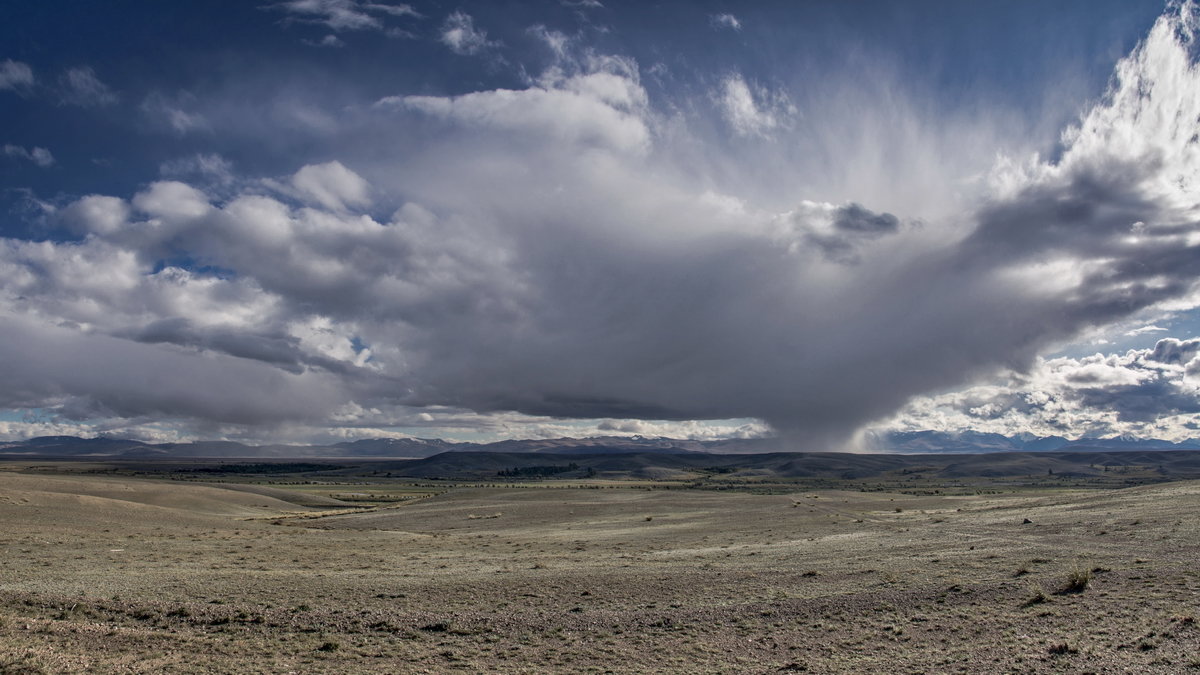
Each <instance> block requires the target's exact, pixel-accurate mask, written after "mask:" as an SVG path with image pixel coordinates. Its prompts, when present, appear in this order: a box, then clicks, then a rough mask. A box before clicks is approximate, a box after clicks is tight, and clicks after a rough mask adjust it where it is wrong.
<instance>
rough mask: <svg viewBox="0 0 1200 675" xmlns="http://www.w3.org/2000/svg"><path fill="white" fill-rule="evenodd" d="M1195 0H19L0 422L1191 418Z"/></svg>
mask: <svg viewBox="0 0 1200 675" xmlns="http://www.w3.org/2000/svg"><path fill="white" fill-rule="evenodd" d="M1194 11H1195V10H1194V7H1193V6H1192V5H1191V4H1190V3H1185V4H1182V5H1180V4H1178V3H1176V4H1172V5H1169V6H1164V5H1163V4H1162V3H1159V2H1056V3H1036V4H1035V3H1010V2H973V3H961V2H923V3H890V2H889V3H883V2H881V3H868V2H862V3H844V2H805V3H783V2H779V3H683V2H679V3H640V2H639V3H617V2H603V3H601V2H589V1H579V2H566V1H564V2H544V3H494V2H488V3H470V2H467V3H415V2H414V3H408V4H401V3H397V2H384V1H382V0H380V1H379V2H369V1H367V0H285V1H282V2H275V3H256V2H205V3H156V2H111V3H105V4H103V5H102V6H101V5H96V6H81V5H77V4H76V5H68V6H63V5H57V4H53V3H24V4H23V5H20V4H16V3H10V4H9V5H8V6H5V7H4V8H2V9H0V45H3V47H2V48H0V49H2V51H0V130H3V132H2V133H3V137H2V138H0V146H2V147H3V153H2V154H0V236H3V242H4V246H3V248H2V249H0V250H2V251H3V257H2V258H0V270H2V271H3V272H4V277H5V280H4V281H3V282H0V317H3V318H2V319H0V321H2V323H0V331H3V332H4V335H3V342H4V344H5V345H6V346H5V347H4V348H3V353H0V357H2V358H3V361H2V362H3V363H4V364H5V365H4V366H3V368H4V369H5V370H4V371H3V372H0V374H3V375H4V376H5V379H6V381H8V382H10V383H11V386H10V387H9V390H8V391H7V392H5V393H4V394H3V396H0V410H3V411H5V412H4V413H3V414H0V436H3V437H7V438H22V437H26V436H30V435H37V434H41V433H80V434H85V435H89V434H95V433H107V434H114V435H127V436H134V437H139V438H146V439H164V440H173V439H186V438H234V439H241V440H250V441H276V440H288V441H301V442H327V441H330V440H338V439H346V438H361V437H371V436H379V435H390V434H399V435H406V434H412V435H421V436H442V437H448V438H463V439H490V438H504V437H528V436H556V435H592V434H601V433H617V434H621V433H629V434H632V433H642V434H649V435H659V434H662V435H676V436H692V437H719V436H736V435H757V434H779V435H781V436H782V437H784V438H785V439H788V440H789V441H791V442H793V443H794V444H795V445H796V446H797V447H806V448H821V449H825V448H838V447H854V445H855V443H856V441H855V439H856V438H859V437H860V436H861V434H862V432H863V431H864V430H871V429H892V428H900V429H915V428H937V429H948V430H955V429H968V428H969V429H975V430H987V431H997V432H1001V433H1061V434H1063V435H1068V436H1079V435H1111V434H1118V433H1124V434H1135V435H1147V436H1149V435H1153V436H1164V437H1172V438H1179V437H1184V436H1188V435H1195V434H1193V431H1192V429H1193V425H1194V424H1195V421H1196V418H1195V415H1196V413H1197V411H1200V404H1198V400H1200V399H1197V396H1196V385H1195V383H1194V382H1193V380H1192V379H1191V378H1192V372H1193V370H1195V371H1196V372H1197V373H1198V374H1200V361H1197V362H1196V366H1195V368H1192V357H1193V356H1195V355H1196V353H1197V349H1198V347H1197V344H1195V343H1193V342H1191V341H1189V338H1194V336H1195V329H1196V322H1197V319H1196V316H1197V314H1196V312H1195V311H1194V307H1195V305H1196V304H1197V302H1198V301H1195V300H1193V298H1194V297H1196V293H1195V289H1194V288H1193V284H1194V281H1193V280H1194V278H1195V272H1196V271H1197V270H1196V269H1195V267H1196V263H1195V262H1194V258H1195V256H1194V255H1191V248H1192V247H1193V246H1194V245H1196V243H1195V241H1193V238H1194V237H1193V235H1192V234H1191V231H1192V228H1193V227H1194V225H1195V223H1196V220H1197V218H1196V205H1195V199H1194V196H1191V195H1194V188H1193V187H1192V183H1191V182H1190V181H1191V179H1192V177H1193V176H1194V175H1195V174H1196V172H1197V163H1198V162H1197V158H1196V156H1195V153H1194V152H1193V151H1192V150H1191V149H1189V148H1190V147H1191V145H1190V140H1189V139H1190V137H1191V136H1192V135H1193V134H1194V131H1195V127H1196V123H1195V122H1191V121H1188V120H1191V119H1195V116H1194V115H1192V112H1193V111H1192V107H1193V106H1194V104H1193V103H1191V101H1193V100H1196V99H1200V96H1197V94H1200V92H1198V91H1196V89H1195V88H1194V87H1195V86H1196V80H1197V76H1196V73H1195V69H1194V65H1193V63H1194V55H1195V47H1194V45H1193V44H1192V42H1191V37H1190V35H1191V33H1190V32H1189V31H1191V30H1193V29H1194V28H1195V25H1196V24H1195V22H1196V19H1195V17H1194ZM1138 82H1141V83H1142V84H1141V85H1140V86H1139V85H1138V84H1137V83H1138ZM1188 115H1192V117H1188ZM1156 120H1157V121H1156ZM1180 120H1184V121H1182V122H1181V121H1180ZM1139 223H1140V224H1139ZM1160 341H1163V342H1160ZM1156 345H1157V348H1156ZM1164 359H1165V360H1164Z"/></svg>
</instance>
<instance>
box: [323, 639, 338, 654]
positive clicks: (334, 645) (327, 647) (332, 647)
mask: <svg viewBox="0 0 1200 675" xmlns="http://www.w3.org/2000/svg"><path fill="white" fill-rule="evenodd" d="M341 648H342V645H341V643H339V642H334V641H332V640H330V641H329V642H326V643H325V644H323V645H321V646H320V647H317V651H319V652H336V651H337V650H339V649H341Z"/></svg>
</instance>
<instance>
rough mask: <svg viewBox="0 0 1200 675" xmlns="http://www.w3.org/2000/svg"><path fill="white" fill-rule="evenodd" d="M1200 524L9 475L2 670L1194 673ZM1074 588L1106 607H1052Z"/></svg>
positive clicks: (1007, 509) (2, 524)
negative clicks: (339, 493) (319, 492)
mask: <svg viewBox="0 0 1200 675" xmlns="http://www.w3.org/2000/svg"><path fill="white" fill-rule="evenodd" d="M813 496H815V497H819V498H812V497H813ZM1197 507H1200V484H1195V483H1181V484H1168V485H1161V486H1155V487H1147V488H1135V489H1129V490H1119V491H1103V492H1087V491H1080V492H1063V491H1060V492H1030V493H1017V494H1005V495H986V496H971V497H943V496H929V497H912V496H907V495H899V494H885V493H868V494H864V493H855V492H847V491H824V492H820V493H818V494H812V495H809V494H805V495H800V494H792V495H751V494H739V493H727V492H700V491H682V490H670V491H666V490H645V489H620V488H614V489H605V490H529V489H512V490H505V489H467V488H462V489H452V490H450V491H448V492H446V493H445V494H441V495H439V496H436V497H433V498H430V499H425V500H421V501H416V502H413V503H410V504H406V505H404V506H400V507H396V508H373V509H353V510H347V511H343V512H325V513H324V516H325V517H322V518H319V519H316V520H311V519H281V518H280V516H281V515H284V514H286V513H288V512H295V511H296V510H297V506H296V504H294V503H290V502H288V501H287V500H284V499H277V498H275V497H272V496H271V495H264V494H258V493H251V492H244V491H232V490H222V489H220V488H216V487H205V486H195V485H184V484H170V483H164V482H155V481H141V480H132V479H126V480H102V481H97V480H96V479H82V478H64V477H47V476H37V477H30V476H21V475H13V474H0V555H3V561H4V567H3V575H0V672H4V673H8V672H14V673H16V672H31V673H36V672H99V673H117V672H121V673H129V672H145V673H150V672H175V673H190V672H197V673H198V672H213V671H218V672H244V673H256V672H263V673H267V672H270V673H276V672H289V671H295V672H305V673H310V672H312V673H323V672H327V673H339V672H457V671H462V672H538V673H541V672H564V673H566V672H569V673H575V672H606V671H611V672H618V673H624V672H628V673H634V672H651V671H652V672H687V673H693V672H751V673H754V672H762V673H766V672H804V671H807V672H821V673H861V672H885V671H886V672H914V671H923V672H956V671H957V672H1023V673H1025V672H1031V673H1037V672H1062V671H1064V670H1065V671H1069V672H1084V671H1091V672H1123V671H1124V672H1139V673H1179V672H1186V671H1187V670H1188V669H1189V668H1194V667H1195V666H1193V665H1191V664H1194V663H1196V658H1195V656H1194V655H1195V654H1197V653H1200V628H1198V627H1197V625H1196V622H1195V619H1194V617H1195V616H1196V614H1197V612H1198V611H1200V608H1198V607H1197V606H1196V603H1197V601H1196V598H1198V597H1200V575H1198V574H1197V572H1196V570H1195V563H1194V561H1195V560H1196V559H1197V555H1198V554H1200V550H1198V542H1200V536H1197V535H1200V525H1198V524H1197V522H1196V520H1195V519H1194V518H1193V517H1192V515H1191V514H1193V513H1194V512H1195V511H1196V509H1197ZM897 508H899V509H901V510H900V511H899V512H898V511H897V510H896V509H897ZM305 513H308V512H305ZM311 513H314V514H315V513H322V512H321V511H311ZM648 514H653V515H652V516H649V515H648ZM493 516H496V517H493ZM1026 517H1028V518H1029V519H1030V520H1032V521H1033V522H1034V523H1035V524H1030V525H1023V524H1022V520H1023V519H1024V518H1026ZM244 518H254V519H253V520H243V519H244ZM1134 520H1139V521H1140V523H1138V524H1136V525H1134V524H1132V523H1133V521H1134ZM276 523H278V524H276ZM1101 531H1104V532H1105V534H1104V535H1099V534H1098V533H1099V532H1101ZM1079 560H1087V561H1089V563H1090V565H1089V566H1087V567H1085V566H1083V565H1082V564H1081V563H1076V564H1074V566H1072V564H1071V561H1079ZM1097 569H1100V570H1104V571H1102V572H1097V571H1096V570H1097ZM1013 570H1018V571H1021V572H1022V573H1021V574H1019V575H1017V576H1014V572H1013ZM1077 573H1078V574H1079V575H1080V576H1086V581H1085V582H1084V583H1083V584H1082V586H1081V590H1082V589H1087V592H1071V593H1067V594H1064V595H1059V596H1055V597H1054V598H1053V600H1051V599H1050V598H1049V597H1047V595H1046V594H1045V593H1044V592H1042V591H1041V588H1043V587H1045V588H1054V589H1058V588H1064V587H1071V586H1072V585H1073V584H1072V579H1074V578H1075V577H1076V575H1077ZM1097 575H1099V576H1097ZM1018 576H1019V578H1018ZM1064 576H1065V577H1067V583H1066V586H1064ZM1039 595H1040V597H1041V599H1040V600H1039V601H1037V602H1031V601H1030V599H1031V596H1032V597H1035V598H1036V597H1038V596H1039Z"/></svg>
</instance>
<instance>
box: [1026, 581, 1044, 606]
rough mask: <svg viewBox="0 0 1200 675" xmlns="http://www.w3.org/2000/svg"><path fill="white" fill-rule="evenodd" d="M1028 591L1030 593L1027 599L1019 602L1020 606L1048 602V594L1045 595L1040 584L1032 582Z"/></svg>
mask: <svg viewBox="0 0 1200 675" xmlns="http://www.w3.org/2000/svg"><path fill="white" fill-rule="evenodd" d="M1030 591H1031V593H1030V596H1029V599H1028V600H1026V601H1025V602H1023V603H1022V604H1021V606H1022V607H1033V606H1034V605H1040V604H1042V603H1044V602H1050V596H1048V595H1046V592H1045V591H1043V590H1042V587H1041V586H1038V585H1037V584H1033V585H1032V586H1031V587H1030Z"/></svg>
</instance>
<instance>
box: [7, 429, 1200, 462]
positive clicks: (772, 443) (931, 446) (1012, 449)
mask: <svg viewBox="0 0 1200 675" xmlns="http://www.w3.org/2000/svg"><path fill="white" fill-rule="evenodd" d="M867 444H868V449H869V450H871V451H873V452H874V453H877V454H885V455H886V454H905V455H941V454H984V453H1046V452H1096V451H1100V452H1103V451H1141V450H1151V451H1153V450H1200V439H1187V440H1184V441H1179V442H1172V441H1166V440H1162V439H1156V438H1149V439H1138V438H1124V437H1116V438H1082V439H1076V440H1070V439H1067V438H1064V437H1062V436H1003V435H1001V434H990V433H979V432H959V433H949V432H943V431H906V432H897V433H891V434H885V435H875V436H872V437H869V438H868V442H867ZM813 450H818V449H816V448H805V447H798V446H794V445H791V444H789V443H787V442H785V441H783V440H781V439H775V438H757V439H724V440H714V441H697V440H688V439H674V438H646V437H642V436H632V437H624V436H603V437H595V438H555V439H528V440H505V441H496V442H493V443H468V442H454V441H446V440H442V439H436V438H434V439H428V438H374V439H364V440H358V441H345V442H342V443H336V444H332V445H282V444H275V445H246V444H244V443H238V442H235V441H197V442H191V443H144V442H142V441H134V440H128V439H120V438H106V437H100V438H79V437H76V436H40V437H37V438H31V439H29V440H27V441H10V442H0V456H9V457H12V456H26V457H64V458H70V457H78V458H87V457H96V458H105V457H107V458H126V459H141V458H145V459H149V458H164V459H166V458H180V459H186V458H213V459H216V458H245V459H253V458H276V459H282V458H331V459H334V458H355V457H361V458H397V459H401V458H407V459H422V458H426V457H433V456H435V455H440V454H442V453H448V452H449V453H458V452H470V453H514V454H531V453H532V454H554V455H561V456H570V455H636V454H659V455H662V454H667V455H688V454H705V455H746V454H763V453H798V452H803V453H806V454H820V455H826V454H829V455H836V454H837V453H812V451H813Z"/></svg>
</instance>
